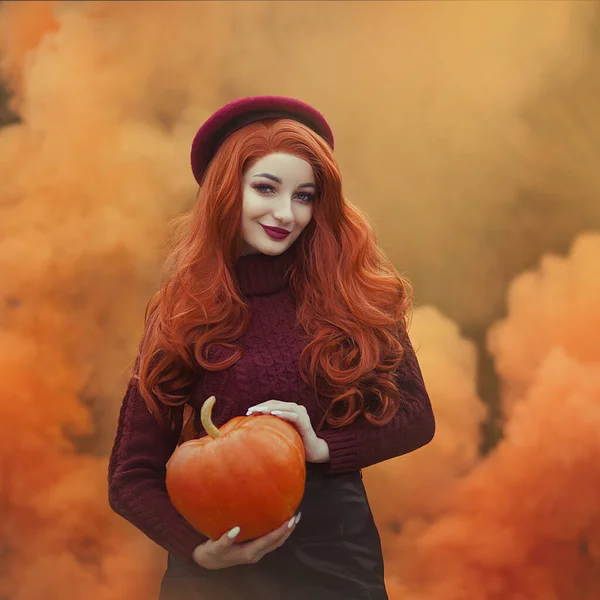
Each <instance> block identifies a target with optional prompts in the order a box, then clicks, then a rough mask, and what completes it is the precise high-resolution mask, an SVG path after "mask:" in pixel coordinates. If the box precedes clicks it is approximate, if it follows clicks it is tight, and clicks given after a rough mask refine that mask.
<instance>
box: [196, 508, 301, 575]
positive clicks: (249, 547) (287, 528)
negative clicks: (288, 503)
mask: <svg viewBox="0 0 600 600" xmlns="http://www.w3.org/2000/svg"><path fill="white" fill-rule="evenodd" d="M300 514H301V513H298V514H297V515H296V516H294V517H292V518H291V519H290V521H286V522H285V523H283V524H282V525H281V526H280V527H278V528H277V529H274V530H273V531H271V532H269V533H267V534H265V535H263V536H261V537H258V538H256V539H254V540H251V541H249V542H243V543H241V544H236V543H235V538H236V536H238V535H239V533H240V528H239V527H234V528H233V529H232V530H231V531H229V532H228V533H224V534H223V535H222V536H221V537H220V538H219V539H218V540H207V541H206V542H204V543H202V544H200V545H199V546H196V548H195V549H194V553H193V557H194V561H195V562H196V563H198V564H199V565H200V566H201V567H204V568H205V569H210V570H212V571H216V570H218V569H225V568H227V567H233V566H235V565H249V564H255V563H257V562H258V561H259V560H260V559H261V558H262V557H263V556H264V555H265V554H268V553H269V552H273V550H276V549H277V548H279V547H280V546H283V544H284V543H285V541H286V540H287V539H288V538H289V537H290V535H292V533H293V532H294V529H295V528H296V525H297V524H298V521H299V520H300Z"/></svg>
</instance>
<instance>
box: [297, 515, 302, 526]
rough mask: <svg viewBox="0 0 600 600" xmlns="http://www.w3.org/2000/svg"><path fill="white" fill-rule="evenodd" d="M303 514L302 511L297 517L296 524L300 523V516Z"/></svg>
mask: <svg viewBox="0 0 600 600" xmlns="http://www.w3.org/2000/svg"><path fill="white" fill-rule="evenodd" d="M301 516H302V513H301V512H299V513H298V516H297V517H296V525H298V523H300V517H301Z"/></svg>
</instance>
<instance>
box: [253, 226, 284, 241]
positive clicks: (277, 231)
mask: <svg viewBox="0 0 600 600" xmlns="http://www.w3.org/2000/svg"><path fill="white" fill-rule="evenodd" d="M260 226H261V227H262V228H263V229H264V230H265V233H266V234H267V235H268V236H269V237H270V238H273V239H274V240H283V239H284V238H286V237H287V236H288V235H290V233H291V232H290V231H288V230H287V229H282V228H281V227H268V226H267V225H263V224H262V223H260Z"/></svg>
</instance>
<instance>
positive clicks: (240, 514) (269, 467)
mask: <svg viewBox="0 0 600 600" xmlns="http://www.w3.org/2000/svg"><path fill="white" fill-rule="evenodd" d="M214 403H215V397H214V396H211V397H210V398H208V400H206V401H205V402H204V404H203V405H202V409H201V412H200V416H201V420H202V425H203V427H204V429H205V430H206V432H207V433H208V435H206V436H204V437H202V438H199V439H193V440H189V441H187V442H183V443H182V444H181V445H179V446H178V447H177V448H176V449H175V451H174V452H173V454H172V456H171V458H170V459H169V461H168V463H167V474H166V485H167V492H168V494H169V497H170V498H171V502H172V503H173V505H174V506H175V508H176V509H177V510H178V511H179V512H180V513H181V515H182V516H183V517H184V518H185V519H186V520H187V521H188V523H190V525H192V526H193V527H194V528H195V529H197V530H198V531H199V532H200V533H203V534H204V535H206V536H208V537H209V538H211V539H213V540H214V539H217V538H219V537H221V536H222V535H223V534H224V533H226V532H227V531H229V530H230V529H232V528H233V527H235V526H236V525H239V527H240V529H241V531H240V534H239V535H238V537H237V538H236V543H239V542H243V541H246V540H250V539H253V538H255V537H258V536H261V535H264V534H265V533H268V532H269V531H272V530H273V529H276V528H277V527H279V526H280V525H281V524H282V523H284V521H286V520H288V519H290V518H291V517H292V516H293V515H294V514H295V512H296V509H297V508H298V506H299V505H300V501H301V500H302V496H303V494H304V485H305V481H306V458H305V454H304V444H303V443H302V438H301V437H300V435H299V433H298V432H297V430H296V428H295V427H294V426H293V425H291V424H290V423H287V422H285V421H283V420H282V419H279V418H277V417H274V416H272V415H256V416H250V417H235V418H233V419H231V420H230V421H228V422H227V423H225V425H223V426H222V427H221V428H220V429H218V428H217V427H216V426H215V425H214V424H213V422H212V420H211V414H212V408H213V406H214Z"/></svg>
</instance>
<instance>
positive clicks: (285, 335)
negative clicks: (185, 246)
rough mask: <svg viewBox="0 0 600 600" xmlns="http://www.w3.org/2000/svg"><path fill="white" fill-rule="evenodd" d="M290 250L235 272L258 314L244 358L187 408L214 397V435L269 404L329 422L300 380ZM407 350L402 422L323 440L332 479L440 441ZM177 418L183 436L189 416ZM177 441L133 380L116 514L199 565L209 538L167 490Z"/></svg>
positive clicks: (119, 449)
mask: <svg viewBox="0 0 600 600" xmlns="http://www.w3.org/2000/svg"><path fill="white" fill-rule="evenodd" d="M293 248H294V247H292V249H290V250H288V251H286V252H284V253H283V254H280V255H279V256H267V255H264V254H253V255H248V256H244V257H242V258H241V259H240V260H239V262H238V264H237V265H236V276H237V281H238V284H239V287H240V290H241V292H242V294H243V295H244V297H245V299H246V301H247V304H248V306H249V307H250V310H251V314H252V319H251V324H250V328H249V330H248V331H247V333H246V334H245V336H244V338H243V339H242V340H241V343H242V344H243V348H244V354H243V356H242V358H241V359H240V360H239V361H238V362H237V363H235V364H234V365H233V366H232V367H230V368H229V369H226V370H224V371H215V372H204V373H203V375H202V376H201V377H200V379H199V381H198V384H197V386H196V387H195V389H194V391H193V392H192V393H191V396H190V399H189V402H190V404H192V405H193V406H195V407H198V408H199V407H200V406H201V404H202V402H203V401H204V400H205V399H206V398H208V397H209V396H211V395H213V394H214V395H215V396H216V398H217V401H216V404H215V407H214V409H213V421H214V423H215V425H217V427H220V426H221V425H223V424H224V423H226V422H227V421H229V420H230V419H232V418H233V417H235V416H240V415H245V414H246V410H247V409H248V408H249V407H250V406H253V405H255V404H258V403H260V402H264V401H266V400H270V399H276V400H283V401H288V402H296V403H297V404H303V405H304V406H306V408H307V411H308V414H309V416H310V418H311V422H312V423H313V426H314V427H316V426H317V424H318V423H319V422H320V420H321V417H322V416H323V410H322V406H324V405H325V401H324V399H320V401H319V398H318V397H317V396H316V395H315V393H314V391H313V390H312V389H311V388H310V387H309V386H308V385H307V384H306V383H304V381H303V380H302V378H301V376H300V373H299V371H298V358H299V356H300V352H301V350H302V348H303V347H304V345H305V344H306V338H303V336H302V333H301V331H300V328H299V327H298V326H297V325H296V322H295V305H294V300H293V297H292V294H291V292H290V290H289V287H288V286H287V281H286V278H285V271H286V269H287V268H288V267H289V265H290V264H291V262H292V261H293V259H294V250H293ZM402 341H403V344H404V346H405V348H406V350H407V353H406V357H405V360H404V361H403V363H402V365H401V366H400V368H399V369H398V371H397V381H398V387H399V389H400V391H401V393H402V398H403V402H402V404H401V406H400V409H399V410H398V412H397V414H396V416H395V417H394V419H393V420H392V421H391V422H390V423H389V424H388V425H386V426H384V427H374V426H372V425H370V424H369V423H368V422H367V421H366V420H365V419H364V418H362V417H361V418H360V419H358V420H357V421H355V422H354V423H352V424H351V425H349V426H346V427H344V428H342V429H325V430H322V431H321V432H320V433H319V434H318V435H319V437H321V438H323V439H325V440H326V441H327V443H328V445H329V450H330V455H331V461H330V463H328V465H326V466H325V469H326V470H327V472H329V473H331V474H334V473H343V472H349V471H357V470H359V469H362V468H364V467H368V466H369V465H373V464H375V463H378V462H381V461H384V460H387V459H390V458H393V457H395V456H400V455H402V454H406V453H407V452H411V451H413V450H415V449H417V448H419V447H421V446H423V445H425V444H427V443H428V442H429V441H430V440H431V439H432V438H433V435H434V430H435V423H434V417H433V413H432V410H431V404H430V402H429V397H428V394H427V391H426V389H425V385H424V383H423V378H422V375H421V370H420V368H419V365H418V363H417V359H416V356H415V353H414V351H413V349H412V346H411V345H410V341H409V340H408V337H405V338H403V340H402ZM227 355H228V351H227V350H225V349H222V348H221V347H220V346H217V347H216V348H215V349H213V351H212V352H211V353H209V356H208V358H209V360H210V361H211V362H217V361H218V360H219V359H221V358H223V357H225V356H227ZM176 414H177V423H178V430H180V429H181V421H182V414H183V412H182V410H178V412H177V413H176ZM178 437H179V433H178V431H175V432H174V433H173V434H172V435H166V434H165V433H164V432H163V430H162V429H161V428H160V427H159V426H158V424H157V422H156V421H155V418H154V417H153V416H152V415H151V414H150V413H149V411H148V409H147V408H146V405H145V403H144V400H143V399H142V397H141V395H140V393H139V390H138V386H137V380H135V379H134V378H133V377H132V378H131V380H130V382H129V385H128V387H127V391H126V393H125V397H124V399H123V403H122V406H121V410H120V414H119V420H118V427H117V433H116V437H115V441H114V446H113V449H112V453H111V457H110V463H109V471H108V485H109V501H110V505H111V507H112V508H113V510H114V511H116V512H117V513H118V514H120V515H121V516H122V517H124V518H125V519H127V520H128V521H130V522H131V523H132V524H133V525H135V526H136V527H137V528H138V529H140V530H141V531H143V532H144V533H145V534H146V535H147V536H148V537H150V538H151V539H152V540H154V541H155V542H156V543H157V544H159V545H160V546H162V547H163V548H165V549H166V550H168V551H169V552H171V553H173V554H175V555H177V556H179V557H181V558H183V559H184V560H187V561H189V562H192V560H193V559H192V552H193V550H194V548H195V547H196V546H197V545H198V544H200V543H202V542H204V541H205V540H206V539H207V538H206V537H205V536H203V535H202V534H200V533H198V532H197V531H196V530H194V529H193V528H192V527H191V525H189V524H188V523H187V521H186V520H185V519H184V518H183V517H182V516H181V515H180V514H179V513H178V511H177V510H176V509H175V507H174V506H173V504H172V503H171V501H170V500H169V497H168V495H167V492H166V488H165V473H166V468H165V465H166V462H167V460H168V459H169V457H170V456H171V454H172V452H173V450H174V449H175V447H176V446H177V443H178Z"/></svg>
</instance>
